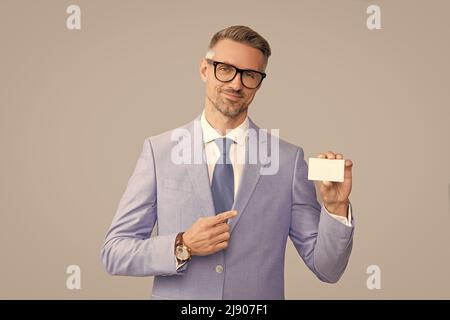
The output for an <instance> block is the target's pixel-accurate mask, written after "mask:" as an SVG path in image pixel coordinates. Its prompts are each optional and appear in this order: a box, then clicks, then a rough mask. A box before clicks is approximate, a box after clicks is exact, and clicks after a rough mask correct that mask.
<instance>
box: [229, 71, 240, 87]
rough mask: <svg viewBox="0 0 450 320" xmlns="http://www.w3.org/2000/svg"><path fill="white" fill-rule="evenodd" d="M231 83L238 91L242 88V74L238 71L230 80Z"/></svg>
mask: <svg viewBox="0 0 450 320" xmlns="http://www.w3.org/2000/svg"><path fill="white" fill-rule="evenodd" d="M229 85H230V87H231V88H233V89H234V90H236V91H237V90H240V89H242V81H241V74H240V73H239V72H237V73H236V76H235V77H234V79H233V80H232V81H230V82H229Z"/></svg>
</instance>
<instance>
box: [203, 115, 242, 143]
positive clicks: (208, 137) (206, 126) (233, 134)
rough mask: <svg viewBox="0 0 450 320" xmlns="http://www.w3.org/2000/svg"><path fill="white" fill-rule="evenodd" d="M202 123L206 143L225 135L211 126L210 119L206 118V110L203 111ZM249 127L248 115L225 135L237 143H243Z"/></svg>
mask: <svg viewBox="0 0 450 320" xmlns="http://www.w3.org/2000/svg"><path fill="white" fill-rule="evenodd" d="M200 123H201V126H202V131H203V142H204V143H208V142H211V141H213V140H215V139H217V138H223V137H224V136H222V135H221V134H220V133H219V132H217V131H216V129H214V128H213V127H212V126H211V124H210V123H209V122H208V120H206V116H205V110H203V112H202V116H201V119H200ZM248 127H249V122H248V116H246V117H245V119H244V121H242V123H241V124H240V125H239V126H237V127H236V128H234V129H233V130H230V131H228V133H227V134H226V135H225V137H226V138H230V139H232V140H233V141H234V142H236V143H237V144H243V143H244V142H245V139H246V137H247V134H248Z"/></svg>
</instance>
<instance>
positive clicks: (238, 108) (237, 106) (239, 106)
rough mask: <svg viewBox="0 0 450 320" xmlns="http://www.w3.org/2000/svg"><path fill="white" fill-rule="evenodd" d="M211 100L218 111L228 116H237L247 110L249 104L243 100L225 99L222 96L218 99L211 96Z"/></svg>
mask: <svg viewBox="0 0 450 320" xmlns="http://www.w3.org/2000/svg"><path fill="white" fill-rule="evenodd" d="M208 99H209V101H210V102H211V103H212V104H213V106H214V107H215V108H216V110H217V111H219V112H220V113H221V114H223V115H224V116H225V117H228V118H232V119H234V118H236V117H238V116H239V115H240V114H241V113H243V112H245V111H247V109H248V105H247V104H245V103H243V102H239V101H236V102H233V101H225V100H224V98H222V97H221V96H219V95H218V96H217V97H216V99H214V100H213V99H211V98H209V97H208Z"/></svg>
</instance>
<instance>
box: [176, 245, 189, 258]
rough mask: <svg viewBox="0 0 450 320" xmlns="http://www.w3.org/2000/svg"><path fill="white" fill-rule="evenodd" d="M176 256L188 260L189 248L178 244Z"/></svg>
mask: <svg viewBox="0 0 450 320" xmlns="http://www.w3.org/2000/svg"><path fill="white" fill-rule="evenodd" d="M175 254H176V257H177V258H178V259H180V260H187V259H189V252H188V251H187V249H186V248H185V247H183V246H178V247H177V249H176V251H175Z"/></svg>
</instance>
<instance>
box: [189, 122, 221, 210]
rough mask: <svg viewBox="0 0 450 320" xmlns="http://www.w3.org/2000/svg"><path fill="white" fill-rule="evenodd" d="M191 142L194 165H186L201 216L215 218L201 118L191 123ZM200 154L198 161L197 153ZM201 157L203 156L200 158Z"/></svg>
mask: <svg viewBox="0 0 450 320" xmlns="http://www.w3.org/2000/svg"><path fill="white" fill-rule="evenodd" d="M188 131H189V134H190V142H191V159H192V163H193V164H186V165H185V168H186V171H187V174H188V176H189V179H190V180H191V183H192V186H193V189H194V192H195V194H196V197H197V199H198V200H199V204H200V206H201V207H202V212H199V213H198V214H199V215H200V216H214V215H215V210H214V201H213V197H212V193H211V187H210V183H209V175H208V165H207V163H206V161H205V159H206V154H205V146H204V143H203V132H202V128H201V124H200V116H199V117H197V118H196V119H195V120H194V121H193V122H191V124H190V126H189V128H188ZM196 152H197V153H198V154H197V155H196V156H197V158H198V159H197V160H196V159H195V153H196ZM200 155H201V156H200Z"/></svg>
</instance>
